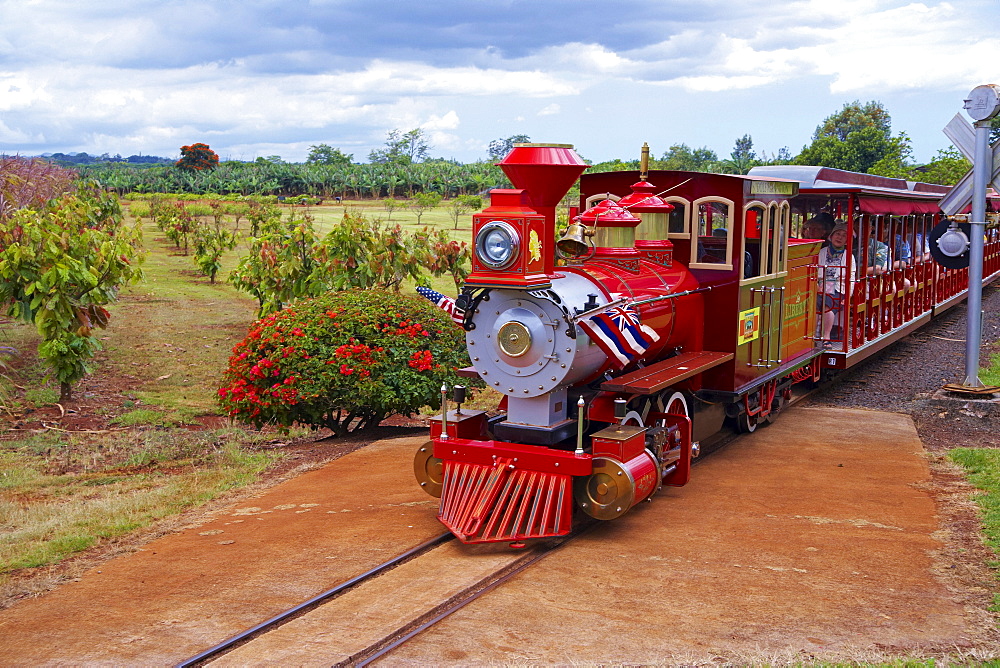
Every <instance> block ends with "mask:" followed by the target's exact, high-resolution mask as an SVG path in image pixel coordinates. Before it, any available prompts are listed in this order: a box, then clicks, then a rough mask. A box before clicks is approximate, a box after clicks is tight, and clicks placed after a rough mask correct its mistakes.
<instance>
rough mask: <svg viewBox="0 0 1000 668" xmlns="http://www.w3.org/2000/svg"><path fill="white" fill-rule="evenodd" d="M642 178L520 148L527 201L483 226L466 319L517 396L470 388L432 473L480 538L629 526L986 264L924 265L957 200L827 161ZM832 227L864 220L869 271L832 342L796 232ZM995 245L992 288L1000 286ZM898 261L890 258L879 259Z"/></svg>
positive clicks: (511, 174) (492, 381) (858, 225)
mask: <svg viewBox="0 0 1000 668" xmlns="http://www.w3.org/2000/svg"><path fill="white" fill-rule="evenodd" d="M645 164H646V163H645V158H644V161H643V165H644V167H643V169H642V170H641V171H640V172H639V173H636V172H611V173H601V174H590V175H585V176H582V177H581V174H582V173H583V171H584V170H585V169H586V167H587V165H586V164H585V163H584V162H583V161H582V160H581V159H580V158H579V156H577V154H576V153H575V152H574V151H573V149H572V147H571V146H567V145H542V144H520V145H517V146H516V147H515V148H514V150H513V151H512V152H511V153H510V154H508V155H507V157H506V158H504V160H503V161H502V162H501V163H500V167H501V168H502V169H503V171H504V173H505V174H506V175H507V176H508V178H509V179H510V181H511V183H512V184H513V185H514V188H513V189H507V190H493V191H492V192H491V204H490V206H489V207H487V208H486V209H484V210H483V211H482V212H481V213H479V214H476V215H475V216H474V219H473V237H474V255H473V260H472V273H471V274H470V275H469V277H468V279H467V281H466V283H465V286H464V287H463V290H462V294H461V295H460V297H459V299H458V300H457V305H458V306H459V307H460V308H462V309H464V312H465V317H464V327H465V329H466V332H467V335H466V341H467V345H468V351H469V356H470V358H471V360H472V364H473V368H474V370H475V375H476V376H478V377H479V378H481V379H482V381H483V382H485V383H486V385H487V386H489V387H491V388H493V389H494V390H496V391H497V392H499V393H501V394H502V395H503V399H502V401H501V404H500V407H499V408H500V409H501V410H500V414H499V415H498V416H495V417H490V416H488V415H487V414H486V413H485V412H483V411H474V410H468V409H463V408H462V406H461V402H462V401H463V400H464V399H463V397H462V396H461V395H460V394H459V395H457V396H456V397H455V399H456V400H457V401H458V404H457V406H456V407H455V408H454V409H452V410H448V408H447V405H446V406H445V408H444V410H443V411H442V414H441V416H439V417H437V418H436V419H435V420H433V421H432V423H431V440H430V441H429V442H428V443H427V444H426V445H424V446H423V447H421V448H420V450H419V451H418V453H417V455H416V458H415V461H414V471H415V474H416V477H417V479H418V481H419V482H420V485H421V486H422V487H423V488H424V489H425V490H426V491H427V492H428V493H430V494H431V495H433V496H438V497H440V499H441V502H440V509H439V514H438V517H439V519H440V520H441V521H442V522H443V523H444V524H445V525H446V526H447V527H448V528H449V529H450V530H451V531H452V532H453V533H454V534H455V535H456V536H457V537H458V538H459V539H460V540H462V541H463V542H466V543H479V542H519V541H522V540H524V539H528V538H542V537H549V536H561V535H565V534H567V533H569V532H570V530H571V528H572V524H573V514H574V512H575V511H576V510H577V509H578V511H579V512H582V513H585V514H586V515H589V516H590V517H593V518H596V519H600V520H610V519H614V518H617V517H620V516H621V515H623V514H624V513H626V512H627V511H628V510H629V509H630V508H632V507H634V506H635V505H636V504H638V503H640V502H641V501H643V500H645V499H648V498H649V497H651V495H652V494H653V493H654V492H656V490H657V489H659V488H660V487H661V486H662V485H674V486H680V485H684V484H686V483H687V482H688V479H689V477H690V470H691V460H692V458H694V457H696V456H697V455H698V452H699V449H700V447H701V444H702V443H703V442H707V440H708V439H709V438H710V437H712V436H713V435H715V434H717V433H719V432H720V431H721V430H722V429H723V428H724V425H725V423H726V422H727V421H728V422H729V423H731V424H732V425H733V426H734V427H735V428H736V429H737V430H738V431H743V432H749V431H753V430H754V429H755V428H756V427H757V426H758V424H761V423H762V422H766V421H770V420H772V419H773V418H774V416H775V415H776V414H777V413H778V412H779V411H780V410H781V409H782V408H783V407H784V405H785V404H786V403H787V402H788V400H789V399H790V398H791V393H792V387H793V385H795V384H796V383H800V382H805V381H818V380H819V379H820V378H821V375H822V373H823V371H824V370H825V369H834V370H835V369H845V368H847V367H850V366H852V365H853V364H855V363H857V362H859V361H861V360H862V359H864V358H865V357H867V356H869V355H871V354H873V353H874V352H876V351H878V350H880V349H881V348H883V347H885V346H886V345H888V344H890V343H891V342H893V341H895V340H897V339H898V338H900V337H902V336H905V335H906V334H907V333H909V332H910V331H912V330H913V329H915V328H917V327H919V326H921V325H923V324H925V323H926V322H927V321H928V320H929V319H930V318H931V317H932V316H933V315H934V314H935V313H937V312H939V311H941V310H942V309H944V308H947V307H949V306H951V305H954V303H956V301H957V300H959V299H961V297H962V296H963V294H964V291H965V289H966V287H967V281H968V277H967V270H964V269H943V268H941V267H940V266H938V265H937V264H936V263H934V262H932V261H931V260H930V256H929V254H928V253H927V252H925V250H926V246H927V243H928V240H929V238H930V232H931V230H932V229H933V227H934V226H935V225H937V224H938V222H939V218H940V214H939V212H938V210H937V201H938V199H939V198H940V196H941V194H942V192H943V190H942V188H941V187H937V186H929V185H927V184H912V183H907V182H905V181H901V180H896V179H884V178H881V177H873V176H871V175H867V174H853V173H850V172H842V171H839V170H831V169H826V168H816V167H796V166H790V167H780V168H779V167H769V168H758V169H756V170H754V171H752V172H751V174H750V175H747V176H730V175H720V174H705V173H690V172H673V171H648V170H646V169H645ZM578 178H579V182H580V205H581V206H580V207H579V208H575V207H574V209H573V210H571V211H570V220H571V224H570V225H569V227H568V229H567V230H566V233H565V234H564V235H563V236H562V238H561V239H560V240H559V241H558V242H555V239H556V205H557V204H558V202H559V201H560V200H561V199H562V198H563V196H564V195H565V194H566V193H567V192H568V191H569V189H570V188H571V186H572V185H573V184H574V183H575V182H576V181H577V179H578ZM579 211H582V212H581V213H579V214H578V212H579ZM821 212H826V213H828V214H830V215H831V216H834V217H837V218H840V219H842V220H843V221H845V222H846V223H848V225H850V227H851V228H852V229H853V230H854V235H853V236H852V237H851V239H850V240H849V241H848V247H847V253H848V254H852V255H854V256H856V257H857V261H856V265H857V268H856V271H855V272H854V275H853V276H852V277H851V280H849V282H850V284H851V289H850V290H848V291H847V296H846V297H844V298H843V303H842V304H839V305H838V307H837V315H836V318H837V323H836V325H835V326H834V327H833V330H832V332H831V337H830V338H831V340H830V341H823V342H821V341H819V339H818V331H819V323H818V321H817V256H818V253H819V251H820V247H821V242H820V241H819V240H814V239H804V238H799V236H800V235H801V230H802V227H803V225H804V223H805V222H806V221H807V220H809V219H810V218H812V217H814V216H816V215H817V214H819V213H821ZM577 214H578V215H577ZM990 235H991V236H990V237H989V238H988V239H987V243H986V252H985V257H986V260H985V261H986V265H985V267H984V277H985V282H989V281H992V280H994V279H995V278H996V277H997V276H998V275H1000V239H998V238H997V236H996V233H995V231H991V232H990ZM883 246H884V247H885V249H886V250H887V252H886V253H885V255H886V256H887V257H886V258H884V259H883V258H880V257H876V256H878V255H880V253H878V252H875V251H873V250H871V249H873V248H877V249H881V248H882V247H883ZM907 248H908V249H909V253H908V255H907V254H906V252H905V249H907ZM904 255H905V256H906V257H904ZM557 257H558V262H557ZM880 260H881V263H880ZM843 271H845V272H846V267H845V268H844V269H843ZM845 278H847V277H845ZM823 344H825V345H823ZM442 391H443V392H444V388H442ZM446 403H447V402H446Z"/></svg>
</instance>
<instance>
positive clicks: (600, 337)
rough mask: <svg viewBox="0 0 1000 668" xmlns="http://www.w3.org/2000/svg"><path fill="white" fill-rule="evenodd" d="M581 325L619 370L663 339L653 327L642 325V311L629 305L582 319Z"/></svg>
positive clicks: (615, 307)
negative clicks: (640, 317)
mask: <svg viewBox="0 0 1000 668" xmlns="http://www.w3.org/2000/svg"><path fill="white" fill-rule="evenodd" d="M579 325H580V328H581V329H583V331H585V332H586V333H587V336H589V337H590V338H591V339H592V340H593V342H594V343H596V344H597V345H598V347H600V349H601V350H603V351H604V352H605V354H607V356H608V359H610V360H611V362H612V363H617V365H618V367H619V368H624V367H626V366H628V363H629V362H631V361H632V360H634V359H635V358H636V357H637V356H639V355H641V354H643V353H644V352H646V349H647V348H649V346H651V345H652V344H653V342H654V341H659V340H660V336H659V334H657V333H656V332H655V331H653V328H652V327H648V326H647V325H643V324H641V323H640V322H639V313H638V311H636V310H635V308H634V307H630V306H627V305H626V306H614V307H612V308H609V309H606V310H604V311H599V312H597V313H595V314H593V315H590V316H587V317H586V318H583V319H582V320H580V322H579Z"/></svg>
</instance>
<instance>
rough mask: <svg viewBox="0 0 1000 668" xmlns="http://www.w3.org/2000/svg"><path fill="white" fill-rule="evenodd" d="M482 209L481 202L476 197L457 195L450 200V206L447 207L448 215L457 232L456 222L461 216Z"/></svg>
mask: <svg viewBox="0 0 1000 668" xmlns="http://www.w3.org/2000/svg"><path fill="white" fill-rule="evenodd" d="M482 208H483V200H482V199H481V198H480V197H479V196H478V195H459V196H458V197H456V198H454V199H453V200H451V204H449V205H448V213H449V214H451V219H452V220H454V221H455V229H456V230H457V229H458V221H459V220H461V219H462V216H463V215H465V214H467V213H469V212H470V211H479V210H480V209H482Z"/></svg>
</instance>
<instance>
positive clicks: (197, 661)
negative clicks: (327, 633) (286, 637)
mask: <svg viewBox="0 0 1000 668" xmlns="http://www.w3.org/2000/svg"><path fill="white" fill-rule="evenodd" d="M454 538H455V537H454V536H453V535H452V534H451V532H445V533H443V534H441V535H439V536H437V537H435V538H431V539H430V540H428V541H426V542H424V543H421V544H420V545H417V546H416V547H414V548H412V549H410V550H407V551H406V552H404V553H403V554H401V555H399V556H397V557H394V558H392V559H390V560H389V561H386V562H385V563H382V564H379V565H378V566H376V567H375V568H372V569H370V570H368V571H365V572H364V573H362V574H361V575H357V576H355V577H353V578H351V579H350V580H346V581H344V582H342V583H340V584H338V585H337V586H335V587H333V588H331V589H328V590H326V591H324V592H323V593H321V594H317V595H316V596H313V597H312V598H310V599H309V600H308V601H304V602H302V603H299V604H298V605H296V606H295V607H294V608H290V609H288V610H286V611H284V612H282V613H280V614H278V615H275V616H274V617H271V618H270V619H268V620H266V621H263V622H261V623H260V624H257V625H256V626H253V627H251V628H249V629H247V630H246V631H242V632H241V633H238V634H236V635H234V636H232V637H231V638H227V639H226V640H223V641H222V642H221V643H219V644H218V645H216V646H214V647H212V648H210V649H207V650H205V651H204V652H201V653H200V654H197V655H196V656H193V657H191V658H190V659H187V660H185V661H182V662H181V663H178V664H177V668H189V667H191V666H198V665H201V664H203V663H204V662H205V661H207V660H208V659H211V658H213V657H216V656H218V655H220V654H224V653H226V652H228V651H230V650H232V649H234V648H236V647H238V646H239V645H242V644H243V643H245V642H247V641H249V640H252V639H253V638H254V637H256V636H258V635H261V634H263V633H266V632H267V631H272V630H274V629H276V628H278V627H279V626H281V625H282V624H284V623H286V622H288V621H290V620H291V619H293V618H294V617H297V616H299V615H301V614H302V613H304V612H307V611H309V610H311V609H313V608H315V607H317V606H319V605H320V604H321V603H323V602H325V601H327V600H329V599H331V598H334V597H336V596H339V595H340V594H343V593H345V592H347V591H348V590H350V589H353V588H354V587H356V586H358V585H359V584H361V583H363V582H365V581H366V580H370V579H372V578H374V577H375V576H377V575H380V574H382V573H384V572H386V571H388V570H390V569H392V568H395V567H396V566H399V565H400V564H402V563H405V562H407V561H409V560H411V559H413V558H415V557H417V556H419V555H421V554H423V553H424V552H428V551H430V550H431V549H433V548H435V547H437V546H438V545H441V544H443V543H446V542H448V541H450V540H454Z"/></svg>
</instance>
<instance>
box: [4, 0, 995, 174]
mask: <svg viewBox="0 0 1000 668" xmlns="http://www.w3.org/2000/svg"><path fill="white" fill-rule="evenodd" d="M997 25H1000V0H953V1H952V2H936V1H934V0H925V1H924V2H907V1H905V0H902V1H900V0H837V1H836V2H831V1H830V0H795V1H790V2H786V1H783V0H618V1H616V2H599V1H596V0H463V1H458V0H425V1H424V2H412V1H407V0H399V1H397V2H386V1H382V0H311V1H305V0H198V1H195V0H161V1H152V0H102V1H101V2H100V3H96V2H95V3H92V2H80V1H79V0H0V153H6V154H21V155H37V154H41V153H47V152H49V153H51V152H64V153H69V152H78V151H86V152H87V153H91V154H101V153H106V152H107V153H111V154H112V155H113V154H115V153H120V154H121V155H123V156H127V155H131V154H135V153H143V154H152V155H161V156H167V157H176V156H178V154H179V149H180V146H182V145H184V144H191V143H194V142H199V141H200V142H205V143H207V144H209V145H211V146H212V148H213V149H214V150H216V151H217V152H218V153H219V155H220V156H221V157H222V158H223V159H237V160H253V159H254V158H256V157H259V156H271V155H278V156H281V157H282V158H283V159H285V160H287V161H290V162H299V161H302V160H304V159H305V157H306V155H307V153H308V151H309V147H310V145H314V144H320V143H324V144H329V145H331V146H334V147H338V148H340V149H342V150H343V151H345V152H347V153H353V154H354V157H355V161H364V160H366V159H367V155H368V152H369V151H370V150H372V149H373V148H379V147H381V146H382V145H383V143H384V141H385V136H386V132H387V131H389V130H391V129H393V128H399V129H402V130H404V131H405V130H409V129H411V128H415V127H420V128H423V129H424V131H425V133H426V136H427V138H428V139H429V143H430V145H431V151H430V153H431V155H432V156H434V157H438V156H440V157H446V158H455V159H457V160H460V161H462V162H468V161H472V160H476V159H481V158H485V157H486V155H487V152H486V147H487V145H488V144H489V142H490V140H492V139H496V138H500V137H507V136H510V135H513V134H526V135H529V136H530V137H531V139H532V140H533V141H546V142H558V143H569V144H574V145H575V146H576V148H577V151H578V152H579V153H580V154H581V155H583V156H584V157H586V158H588V159H591V160H594V161H600V160H606V159H611V158H616V157H617V158H632V157H636V156H637V155H638V151H639V147H640V146H641V145H642V143H643V142H644V141H645V142H649V144H650V147H651V149H652V151H653V153H654V155H657V156H659V155H661V154H662V153H663V152H664V151H666V150H667V149H668V148H669V147H670V146H671V145H672V144H677V143H685V144H688V145H689V146H691V147H693V148H694V147H701V146H707V147H708V148H711V149H713V150H714V151H716V152H717V153H718V154H719V156H720V157H727V156H728V154H729V152H730V151H731V150H732V148H733V143H734V141H735V140H736V138H738V137H741V136H742V135H743V134H750V135H751V136H752V137H753V140H754V148H755V149H756V150H757V151H758V152H764V153H766V154H774V153H776V152H777V151H778V150H779V149H781V148H782V147H788V148H789V149H790V150H791V151H792V153H793V154H794V153H797V152H798V151H799V150H800V149H801V148H802V146H803V145H805V144H807V143H808V142H809V141H810V137H811V135H812V132H813V130H814V129H815V128H816V126H817V125H818V124H819V123H820V122H821V121H822V120H823V118H825V117H826V116H828V115H830V114H832V113H834V112H836V111H838V110H839V109H840V108H841V107H842V106H843V105H844V103H846V102H850V101H853V100H861V101H867V100H879V101H881V102H882V103H883V104H884V105H885V106H886V108H887V109H888V111H889V113H890V114H891V116H892V120H893V130H894V131H895V132H899V131H904V132H906V133H907V134H908V135H909V136H910V137H911V139H912V141H913V149H914V156H915V158H916V159H917V160H920V161H927V160H930V159H931V158H932V157H933V156H934V154H935V153H936V152H937V150H938V149H941V148H944V147H946V146H948V144H949V142H948V140H947V138H945V136H944V134H943V133H942V132H941V128H942V127H944V125H945V124H946V123H947V122H948V121H949V120H950V119H951V118H952V116H954V115H955V113H957V112H960V111H961V109H962V100H963V98H965V97H966V96H967V95H968V93H969V91H971V90H972V89H973V88H974V87H975V86H977V85H980V84H985V83H1000V71H998V70H1000V57H998V56H1000V37H998V36H997V32H996V30H995V27H996V26H997ZM990 27H992V28H990Z"/></svg>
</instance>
